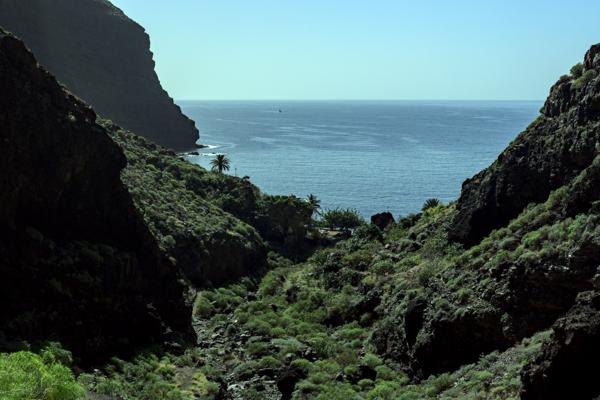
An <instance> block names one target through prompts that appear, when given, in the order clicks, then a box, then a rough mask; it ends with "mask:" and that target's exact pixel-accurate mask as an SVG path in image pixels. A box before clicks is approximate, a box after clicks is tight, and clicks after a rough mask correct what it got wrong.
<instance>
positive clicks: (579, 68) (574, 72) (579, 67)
mask: <svg viewBox="0 0 600 400" xmlns="http://www.w3.org/2000/svg"><path fill="white" fill-rule="evenodd" d="M582 74H583V64H582V63H577V64H575V65H573V66H572V67H571V76H572V77H573V78H575V79H577V78H579V77H581V75H582Z"/></svg>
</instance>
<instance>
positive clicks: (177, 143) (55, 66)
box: [0, 0, 198, 150]
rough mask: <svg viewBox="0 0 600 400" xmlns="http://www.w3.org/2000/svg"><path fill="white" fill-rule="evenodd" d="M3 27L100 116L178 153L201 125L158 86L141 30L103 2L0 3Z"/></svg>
mask: <svg viewBox="0 0 600 400" xmlns="http://www.w3.org/2000/svg"><path fill="white" fill-rule="evenodd" d="M0 26H2V27H4V28H5V29H7V30H8V31H11V32H13V33H14V34H15V35H17V36H18V37H20V38H21V39H22V40H23V41H24V42H25V43H26V44H27V47H28V48H30V49H31V50H32V51H33V53H34V54H35V56H36V58H37V59H38V60H39V62H40V63H41V64H42V65H43V66H44V67H45V68H47V69H48V70H49V71H50V72H51V73H52V74H53V75H55V76H56V77H57V78H58V79H59V80H60V81H61V83H63V84H64V85H65V86H66V87H67V88H68V89H69V90H70V91H72V92H73V93H75V94H76V95H77V96H79V97H80V98H82V99H83V100H85V101H86V102H87V103H89V104H90V105H92V106H93V107H94V109H95V110H96V111H97V112H98V113H99V114H100V115H102V116H103V117H106V118H110V119H112V120H113V121H115V122H116V123H118V124H119V125H121V126H123V127H125V128H127V129H129V130H132V131H134V132H136V133H138V134H140V135H142V136H145V137H147V138H149V139H151V140H152V141H154V142H156V143H159V144H162V145H164V146H167V147H171V148H173V149H176V150H187V149H190V148H193V147H194V145H195V142H196V140H197V139H198V130H197V129H196V128H195V126H194V123H193V121H191V120H189V119H188V118H187V117H186V116H184V115H183V114H182V113H181V110H180V108H179V107H178V106H177V105H176V104H174V103H173V100H172V99H171V98H170V97H169V95H168V93H167V92H166V91H165V90H164V89H163V88H162V87H161V84H160V82H159V80H158V77H157V75H156V72H155V71H154V61H153V60H152V53H151V52H150V39H149V37H148V35H147V34H146V33H145V31H144V29H143V28H142V27H141V26H140V25H138V24H137V23H135V22H134V21H132V20H130V19H129V18H128V17H127V16H126V15H125V14H123V12H122V11H121V10H119V9H118V8H116V7H115V6H113V5H112V4H111V3H110V2H109V1H106V0H27V1H21V0H0Z"/></svg>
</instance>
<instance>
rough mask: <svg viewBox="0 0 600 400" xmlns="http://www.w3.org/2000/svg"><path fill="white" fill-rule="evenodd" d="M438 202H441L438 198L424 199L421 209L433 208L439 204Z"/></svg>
mask: <svg viewBox="0 0 600 400" xmlns="http://www.w3.org/2000/svg"><path fill="white" fill-rule="evenodd" d="M440 204H442V202H441V201H440V200H439V199H435V198H434V199H427V200H425V203H424V204H423V208H422V209H421V210H422V211H425V210H429V209H430V208H434V207H437V206H439V205H440Z"/></svg>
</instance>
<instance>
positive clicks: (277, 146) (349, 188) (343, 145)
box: [180, 101, 542, 218]
mask: <svg viewBox="0 0 600 400" xmlns="http://www.w3.org/2000/svg"><path fill="white" fill-rule="evenodd" d="M180 105H181V106H182V109H183V111H184V112H185V113H186V114H187V115H188V116H189V117H190V118H192V119H194V120H195V121H196V125H197V126H198V128H199V129H200V143H203V144H207V145H209V146H210V147H209V148H205V149H201V150H200V151H201V155H200V156H189V159H190V161H192V162H195V163H198V164H200V165H202V166H203V167H209V162H210V160H211V159H212V157H214V154H221V153H225V154H227V155H228V156H229V158H230V159H231V165H232V168H231V171H229V173H230V174H232V175H237V176H240V177H241V176H245V175H247V176H249V177H250V178H251V180H252V181H253V182H254V183H255V184H256V185H258V186H259V187H260V188H261V190H262V191H263V192H266V193H269V194H295V195H297V196H300V197H306V195H308V194H309V193H313V194H315V195H317V197H319V198H320V199H321V204H322V207H323V208H325V209H327V208H335V207H344V208H346V207H351V208H356V209H357V210H358V211H359V212H360V213H361V214H362V215H364V216H365V217H367V218H368V217H369V216H370V215H372V214H374V213H376V212H381V211H391V212H392V213H393V214H394V215H395V216H396V217H397V216H401V215H406V214H408V213H411V212H417V211H419V210H420V209H421V206H422V204H423V202H424V201H425V200H426V199H428V198H431V197H436V198H439V199H440V200H442V201H444V202H449V201H452V200H455V199H457V197H458V195H459V194H460V189H461V184H462V182H463V181H464V180H465V179H466V178H469V177H471V176H473V175H474V174H475V173H477V172H478V171H480V170H481V169H483V168H485V167H487V166H488V165H489V164H490V163H491V162H493V161H494V160H495V159H496V157H497V156H498V154H499V153H500V152H501V151H502V149H504V148H505V147H506V145H508V144H509V143H510V141H511V140H512V139H514V138H515V137H516V136H517V134H518V133H519V132H521V131H522V130H524V129H525V127H527V125H528V124H529V123H530V122H531V121H533V119H534V118H535V117H536V116H537V115H538V113H539V109H540V107H541V105H542V102H541V101H497V102H490V101H468V102H463V101H183V102H180Z"/></svg>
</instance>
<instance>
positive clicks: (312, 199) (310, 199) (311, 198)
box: [306, 193, 321, 214]
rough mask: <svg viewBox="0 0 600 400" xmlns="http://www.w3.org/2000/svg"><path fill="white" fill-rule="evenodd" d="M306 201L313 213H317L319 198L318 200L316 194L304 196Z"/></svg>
mask: <svg viewBox="0 0 600 400" xmlns="http://www.w3.org/2000/svg"><path fill="white" fill-rule="evenodd" d="M306 202H307V203H308V205H310V207H311V208H312V212H313V214H314V213H319V209H320V208H321V200H319V199H318V198H317V196H315V195H314V194H312V193H311V194H309V195H308V196H307V197H306Z"/></svg>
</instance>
